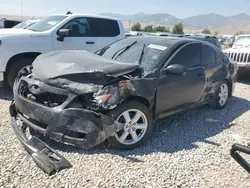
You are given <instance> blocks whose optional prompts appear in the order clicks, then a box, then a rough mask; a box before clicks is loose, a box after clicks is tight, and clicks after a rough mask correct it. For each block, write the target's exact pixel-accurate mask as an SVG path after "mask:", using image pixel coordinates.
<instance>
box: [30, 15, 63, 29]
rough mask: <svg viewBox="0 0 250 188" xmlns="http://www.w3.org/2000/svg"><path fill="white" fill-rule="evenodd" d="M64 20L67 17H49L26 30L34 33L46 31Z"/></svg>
mask: <svg viewBox="0 0 250 188" xmlns="http://www.w3.org/2000/svg"><path fill="white" fill-rule="evenodd" d="M65 18H67V16H50V17H47V18H45V19H43V20H41V21H39V22H37V23H35V24H33V25H31V26H29V27H27V28H26V29H28V30H32V31H36V32H43V31H48V30H50V29H52V28H53V27H55V26H56V25H58V24H59V23H60V22H62V21H63V20H64V19H65Z"/></svg>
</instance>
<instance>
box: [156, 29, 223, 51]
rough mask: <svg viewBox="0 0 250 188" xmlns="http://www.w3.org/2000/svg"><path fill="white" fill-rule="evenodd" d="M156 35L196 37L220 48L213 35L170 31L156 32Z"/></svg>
mask: <svg viewBox="0 0 250 188" xmlns="http://www.w3.org/2000/svg"><path fill="white" fill-rule="evenodd" d="M157 35H158V36H164V37H186V38H191V39H196V40H202V41H206V42H209V43H211V44H213V45H215V46H216V47H218V48H219V49H221V44H220V42H219V41H218V39H217V37H215V36H209V35H189V34H171V33H158V34H157Z"/></svg>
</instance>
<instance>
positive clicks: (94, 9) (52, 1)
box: [0, 0, 250, 18]
mask: <svg viewBox="0 0 250 188" xmlns="http://www.w3.org/2000/svg"><path fill="white" fill-rule="evenodd" d="M21 2H22V4H23V15H28V16H47V15H51V14H57V13H66V12H67V11H68V10H70V11H72V12H74V13H90V14H99V13H102V12H112V13H119V14H134V13H138V12H144V13H169V14H172V15H174V16H176V17H178V18H185V17H188V16H194V15H198V14H208V13H219V14H222V15H225V16H228V15H235V14H239V13H242V12H244V13H247V14H250V0H0V14H12V15H13V14H14V15H20V14H21Z"/></svg>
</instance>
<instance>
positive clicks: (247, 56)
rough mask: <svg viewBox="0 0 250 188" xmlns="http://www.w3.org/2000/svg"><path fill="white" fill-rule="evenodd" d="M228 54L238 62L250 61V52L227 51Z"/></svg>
mask: <svg viewBox="0 0 250 188" xmlns="http://www.w3.org/2000/svg"><path fill="white" fill-rule="evenodd" d="M226 55H227V56H228V57H230V58H231V59H232V60H234V61H236V62H239V63H250V53H229V52H227V53H226Z"/></svg>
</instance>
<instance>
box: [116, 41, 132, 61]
mask: <svg viewBox="0 0 250 188" xmlns="http://www.w3.org/2000/svg"><path fill="white" fill-rule="evenodd" d="M136 43H137V41H135V42H133V43H132V44H130V45H128V46H126V47H124V48H122V49H120V50H118V51H117V52H115V54H114V55H113V56H112V59H114V57H115V56H116V55H117V54H118V53H119V52H120V53H119V54H118V55H117V56H116V58H115V60H116V59H117V58H118V57H119V56H120V55H122V54H123V53H124V52H125V51H127V50H128V49H129V48H131V47H132V46H133V45H135V44H136Z"/></svg>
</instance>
